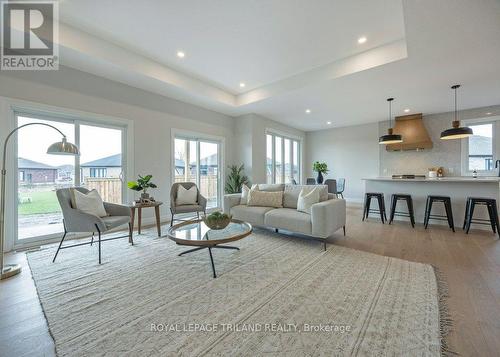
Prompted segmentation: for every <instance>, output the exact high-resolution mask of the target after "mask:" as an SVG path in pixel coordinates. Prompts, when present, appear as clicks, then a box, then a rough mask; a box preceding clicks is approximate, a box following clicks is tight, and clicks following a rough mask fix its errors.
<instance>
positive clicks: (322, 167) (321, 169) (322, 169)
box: [313, 161, 329, 184]
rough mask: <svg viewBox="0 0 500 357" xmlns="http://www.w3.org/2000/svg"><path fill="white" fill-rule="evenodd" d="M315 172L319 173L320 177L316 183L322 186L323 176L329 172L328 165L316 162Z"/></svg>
mask: <svg viewBox="0 0 500 357" xmlns="http://www.w3.org/2000/svg"><path fill="white" fill-rule="evenodd" d="M313 171H314V172H317V173H318V177H317V178H316V182H317V183H318V184H322V183H323V174H325V175H326V174H327V173H328V171H329V170H328V165H327V164H326V162H319V161H315V162H314V163H313Z"/></svg>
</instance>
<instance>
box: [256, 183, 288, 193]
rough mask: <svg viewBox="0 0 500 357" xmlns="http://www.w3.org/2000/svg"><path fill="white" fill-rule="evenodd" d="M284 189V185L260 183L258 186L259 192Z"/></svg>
mask: <svg viewBox="0 0 500 357" xmlns="http://www.w3.org/2000/svg"><path fill="white" fill-rule="evenodd" d="M284 189H285V185H284V184H282V183H272V184H271V183H261V184H259V191H266V192H276V191H283V190H284Z"/></svg>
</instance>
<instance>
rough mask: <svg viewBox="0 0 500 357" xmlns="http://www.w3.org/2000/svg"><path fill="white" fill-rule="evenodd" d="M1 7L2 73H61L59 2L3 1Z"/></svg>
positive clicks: (0, 67)
mask: <svg viewBox="0 0 500 357" xmlns="http://www.w3.org/2000/svg"><path fill="white" fill-rule="evenodd" d="M0 5H1V18H0V21H1V30H2V35H1V56H0V57H1V58H0V61H1V63H0V69H1V70H57V69H59V47H58V42H59V21H58V20H59V8H58V3H57V1H36V2H35V1H16V2H7V1H0Z"/></svg>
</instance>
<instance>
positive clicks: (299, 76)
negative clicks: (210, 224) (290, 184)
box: [60, 0, 500, 130]
mask: <svg viewBox="0 0 500 357" xmlns="http://www.w3.org/2000/svg"><path fill="white" fill-rule="evenodd" d="M60 20H61V21H62V22H63V23H65V24H66V25H68V26H66V25H64V26H61V30H60V31H61V34H60V36H61V47H62V49H61V61H62V63H63V64H65V65H68V66H70V67H74V68H78V69H82V70H86V71H88V72H92V73H95V74H98V75H102V76H104V77H107V78H110V79H113V80H118V81H121V82H123V83H127V84H130V85H133V86H137V87H139V88H143V89H147V90H150V91H154V92H157V93H160V94H163V95H166V96H171V97H174V98H177V99H181V100H184V101H188V102H192V103H194V104H198V105H202V106H204V107H207V108H210V109H214V110H217V111H220V112H224V113H227V114H230V115H240V114H245V113H249V112H254V113H257V114H261V115H264V116H267V117H269V118H271V119H274V120H277V121H280V122H283V123H285V124H288V125H291V126H294V127H297V128H300V129H303V130H318V129H322V128H325V127H329V126H328V125H327V124H326V122H327V121H331V122H332V125H331V126H345V125H353V124H359V123H366V122H375V121H380V120H383V119H384V118H385V117H386V113H387V108H386V102H385V98H386V97H388V96H394V97H395V98H396V101H395V110H396V114H402V110H403V109H404V108H410V109H411V110H412V112H424V113H434V112H442V111H447V110H450V109H451V105H452V102H451V99H452V93H451V90H450V89H449V86H450V85H452V84H454V83H461V84H462V85H463V88H461V89H460V103H459V104H460V106H461V107H462V108H470V107H479V106H486V105H493V104H500V1H498V0H482V1H471V0H439V1H436V0H403V1H401V0H377V1H375V0H371V1H370V0H364V1H363V0H350V1H349V0H344V1H342V0H314V1H300V0H266V1H262V0H255V1H250V0H225V1H222V0H219V1H215V0H212V1H204V0H198V1H194V0H183V1H180V0H175V1H174V0H168V1H160V0H157V1H153V0H151V1H136V0H134V1H128V0H121V1H111V0H65V1H62V2H61V4H60ZM82 31H84V32H82ZM360 36H366V37H367V39H368V41H367V42H366V43H365V44H363V45H359V44H358V43H357V39H358V37H360ZM177 50H182V51H184V52H185V53H186V57H185V58H184V59H182V60H181V59H179V58H178V57H177V56H176V52H177ZM241 81H243V82H245V83H246V87H245V88H244V89H241V88H240V87H239V83H240V82H241ZM306 108H310V109H311V114H305V109H306Z"/></svg>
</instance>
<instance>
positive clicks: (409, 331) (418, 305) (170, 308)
mask: <svg viewBox="0 0 500 357" xmlns="http://www.w3.org/2000/svg"><path fill="white" fill-rule="evenodd" d="M145 233H146V234H143V235H141V236H137V237H136V238H135V242H136V244H135V245H134V246H129V245H128V243H127V241H126V240H125V239H123V240H115V241H109V242H105V243H103V264H102V265H98V264H97V247H96V246H93V247H90V246H82V247H77V248H71V249H68V250H63V251H61V252H60V253H59V256H58V258H57V261H56V262H55V263H52V262H51V260H52V256H53V254H54V252H55V247H54V246H50V247H47V248H45V249H42V250H40V251H36V252H32V253H28V262H29V265H30V267H31V270H32V274H33V278H34V280H35V283H36V286H37V289H38V293H39V296H40V300H41V303H42V307H43V310H44V312H45V315H46V318H47V321H48V325H49V329H50V332H51V334H52V336H53V338H54V341H55V346H56V352H57V354H58V355H60V356H67V355H72V356H76V355H78V356H82V355H86V356H89V355H92V356H93V355H110V356H118V355H119V356H126V355H129V356H145V355H161V356H174V355H175V356H176V355H182V356H196V355H219V356H223V355H230V356H240V355H241V356H258V355H263V354H269V355H286V356H304V355H308V356H319V355H329V356H331V355H336V356H344V355H345V356H356V355H359V356H363V355H379V356H382V355H383V356H387V355H405V356H416V355H419V356H439V355H440V354H441V348H442V345H441V330H440V326H441V328H442V327H443V326H442V324H443V323H442V321H441V320H440V306H439V288H438V283H437V280H436V275H435V272H434V270H433V268H432V267H431V266H430V265H426V264H419V263H413V262H408V261H404V260H400V259H395V258H389V257H384V256H379V255H374V254H370V253H365V252H361V251H357V250H353V249H348V248H344V247H340V246H335V245H329V246H328V250H327V251H326V252H325V251H323V247H322V244H321V243H319V242H316V241H311V240H307V239H299V238H296V237H286V236H284V235H280V234H275V233H274V232H269V231H266V230H256V231H255V232H254V233H253V234H252V235H250V236H249V237H247V238H245V239H243V240H241V241H238V242H234V244H233V245H235V246H238V247H240V248H241V250H240V251H233V250H225V249H224V250H223V249H218V250H215V251H214V260H215V266H216V270H217V273H218V278H217V279H213V278H212V273H211V267H210V261H209V257H208V251H206V250H201V251H198V252H195V253H191V254H188V255H185V256H182V257H178V256H177V254H178V253H180V252H182V251H183V250H186V249H187V248H186V247H182V246H177V245H176V244H174V243H173V242H172V241H170V240H168V239H167V238H157V237H156V238H155V237H154V232H153V231H146V232H145Z"/></svg>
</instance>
